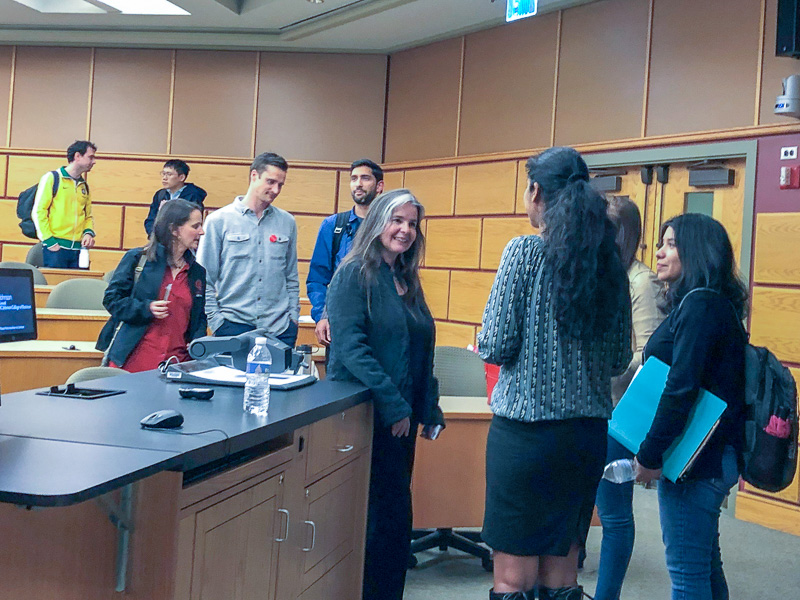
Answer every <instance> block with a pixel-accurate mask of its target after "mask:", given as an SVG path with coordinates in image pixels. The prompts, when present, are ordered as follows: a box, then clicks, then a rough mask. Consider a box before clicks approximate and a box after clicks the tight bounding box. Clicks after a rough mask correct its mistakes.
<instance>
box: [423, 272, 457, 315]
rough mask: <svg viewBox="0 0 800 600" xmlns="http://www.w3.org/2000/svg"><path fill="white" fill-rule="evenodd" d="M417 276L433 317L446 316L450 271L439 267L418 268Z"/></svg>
mask: <svg viewBox="0 0 800 600" xmlns="http://www.w3.org/2000/svg"><path fill="white" fill-rule="evenodd" d="M419 278H420V281H421V282H422V291H423V292H424V293H425V301H426V302H427V303H428V308H430V309H431V312H432V313H433V316H434V318H436V319H446V318H447V303H448V300H449V297H450V271H445V270H440V269H420V270H419Z"/></svg>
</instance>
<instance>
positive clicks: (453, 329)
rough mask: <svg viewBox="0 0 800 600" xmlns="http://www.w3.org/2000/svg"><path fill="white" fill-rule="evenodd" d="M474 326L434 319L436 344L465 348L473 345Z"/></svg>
mask: <svg viewBox="0 0 800 600" xmlns="http://www.w3.org/2000/svg"><path fill="white" fill-rule="evenodd" d="M475 335H476V334H475V327H474V326H472V325H462V324H460V323H446V322H443V321H436V345H437V346H457V347H460V348H466V347H467V345H468V344H472V345H473V346H474V345H475Z"/></svg>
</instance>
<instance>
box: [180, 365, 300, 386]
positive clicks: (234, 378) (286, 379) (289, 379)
mask: <svg viewBox="0 0 800 600" xmlns="http://www.w3.org/2000/svg"><path fill="white" fill-rule="evenodd" d="M191 375H192V377H198V378H200V379H206V380H208V381H216V382H222V383H232V384H239V385H244V384H245V381H246V379H247V376H246V375H245V372H244V371H240V370H239V369H234V368H232V367H225V366H219V367H211V368H210V369H203V370H202V371H192V373H191ZM307 377H308V375H304V374H298V375H295V374H293V373H270V375H269V382H270V384H273V385H275V384H291V383H296V382H298V381H301V380H304V379H306V378H307Z"/></svg>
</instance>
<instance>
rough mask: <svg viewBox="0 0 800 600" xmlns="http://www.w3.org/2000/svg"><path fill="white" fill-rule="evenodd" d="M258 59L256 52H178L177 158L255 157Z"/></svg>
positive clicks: (174, 131)
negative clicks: (255, 92) (253, 151)
mask: <svg viewBox="0 0 800 600" xmlns="http://www.w3.org/2000/svg"><path fill="white" fill-rule="evenodd" d="M256 58H257V56H256V53H255V52H225V51H218V50H178V52H177V56H176V63H175V66H176V71H175V94H174V107H173V117H172V147H171V152H172V154H174V155H178V156H180V155H181V154H186V155H195V156H197V155H200V156H239V157H250V155H251V154H252V136H253V114H254V110H255V107H254V102H255V94H254V90H255V85H256ZM266 150H267V148H264V149H263V150H259V152H263V151H266ZM276 150H277V149H276ZM278 152H280V151H279V150H278Z"/></svg>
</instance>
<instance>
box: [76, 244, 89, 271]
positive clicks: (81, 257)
mask: <svg viewBox="0 0 800 600" xmlns="http://www.w3.org/2000/svg"><path fill="white" fill-rule="evenodd" d="M78 268H79V269H88V268H89V249H88V248H81V249H80V251H79V252H78Z"/></svg>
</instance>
